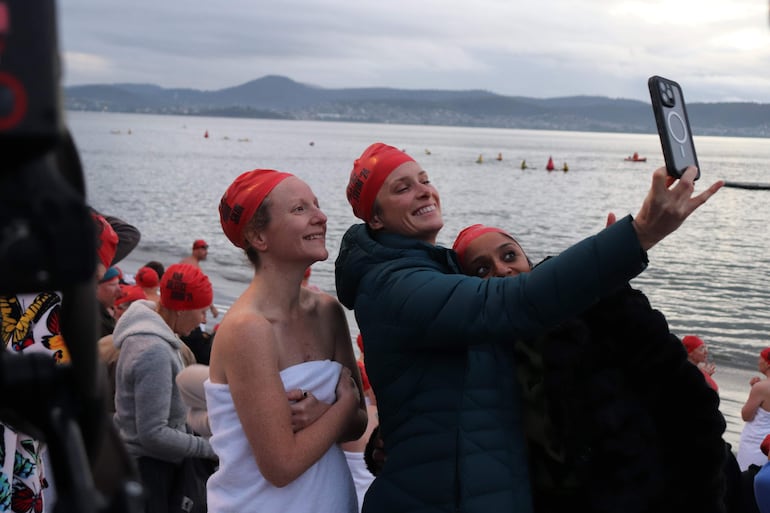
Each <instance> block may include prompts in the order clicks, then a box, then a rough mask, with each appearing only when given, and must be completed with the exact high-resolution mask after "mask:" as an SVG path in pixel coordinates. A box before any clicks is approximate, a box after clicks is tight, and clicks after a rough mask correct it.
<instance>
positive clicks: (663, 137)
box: [647, 75, 700, 180]
mask: <svg viewBox="0 0 770 513" xmlns="http://www.w3.org/2000/svg"><path fill="white" fill-rule="evenodd" d="M647 86H648V87H649V89H650V99H651V100H652V111H653V112H654V113H655V124H656V125H657V127H658V135H659V136H660V144H661V146H662V147H663V158H664V159H665V161H666V169H667V170H668V174H669V175H671V176H673V177H676V178H681V176H682V174H683V173H684V172H685V170H686V169H687V167H688V166H695V167H697V168H698V175H697V176H696V177H695V179H696V180H697V179H698V178H700V166H698V157H697V155H696V154H695V144H694V143H693V140H692V131H691V130H690V120H689V118H688V117H687V108H686V107H685V105H684V96H683V95H682V88H681V86H680V85H679V84H677V83H676V82H674V81H673V80H669V79H667V78H663V77H659V76H657V75H655V76H652V77H650V78H649V80H647Z"/></svg>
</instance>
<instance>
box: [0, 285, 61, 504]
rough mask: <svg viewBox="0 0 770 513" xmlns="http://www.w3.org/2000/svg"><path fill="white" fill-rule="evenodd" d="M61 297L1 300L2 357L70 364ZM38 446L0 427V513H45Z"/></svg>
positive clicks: (47, 295)
mask: <svg viewBox="0 0 770 513" xmlns="http://www.w3.org/2000/svg"><path fill="white" fill-rule="evenodd" d="M60 317H61V296H60V295H59V294H58V293H56V292H42V293H39V294H18V295H16V296H0V335H2V341H3V345H4V346H5V349H6V351H12V352H24V353H29V352H40V353H43V354H48V355H50V356H51V358H52V359H53V360H54V362H56V363H57V364H66V363H69V362H70V354H69V351H68V350H67V346H66V344H65V343H64V339H63V338H62V335H61V320H60ZM44 452H45V448H44V446H43V444H42V443H40V442H39V441H37V440H35V439H33V438H31V437H30V436H27V435H25V434H24V433H20V432H18V431H15V430H14V429H12V428H11V427H10V426H7V425H4V424H0V513H6V512H14V513H43V512H44V511H46V510H48V511H50V510H52V509H53V508H52V506H53V505H47V504H45V503H44V500H43V490H44V489H45V488H47V487H48V483H47V481H46V479H45V473H44V464H43V458H44V456H43V455H44Z"/></svg>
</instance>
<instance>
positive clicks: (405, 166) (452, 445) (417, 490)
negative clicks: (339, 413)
mask: <svg viewBox="0 0 770 513" xmlns="http://www.w3.org/2000/svg"><path fill="white" fill-rule="evenodd" d="M695 175H696V169H695V168H692V169H689V170H688V171H686V172H685V174H684V175H683V177H682V178H681V179H679V180H677V181H676V182H675V181H674V179H673V178H671V177H668V176H667V174H666V170H665V168H659V169H657V170H656V171H655V172H654V173H653V180H652V182H653V183H652V187H651V188H650V191H649V193H648V195H647V197H646V199H645V200H644V202H643V204H642V207H641V209H640V210H639V212H638V214H637V215H636V217H633V218H632V217H631V216H627V217H626V218H624V219H621V220H619V221H617V222H616V223H614V224H612V225H611V226H609V227H608V228H606V229H605V230H603V231H601V232H600V233H598V234H597V235H595V236H592V237H589V238H587V239H585V240H584V241H581V242H579V243H577V244H576V245H574V246H573V247H571V248H569V249H568V250H566V251H565V252H564V253H562V254H560V255H558V256H555V257H553V258H551V259H550V260H548V261H547V262H545V263H544V264H542V265H540V266H538V268H537V269H535V270H533V271H532V272H530V273H525V274H521V275H519V276H516V277H513V278H506V279H500V278H492V279H489V280H486V281H484V280H481V279H480V278H478V277H472V276H465V275H463V274H462V273H461V272H460V269H459V267H458V265H457V259H456V254H455V253H454V252H453V251H452V250H451V249H448V248H444V247H442V246H439V245H437V244H436V241H437V239H438V235H439V232H440V231H441V228H442V227H443V225H444V221H443V212H442V204H441V197H440V195H439V192H438V190H437V189H436V187H435V186H434V185H433V183H432V182H431V180H430V176H429V175H428V172H427V171H426V170H425V169H423V168H422V166H421V165H420V164H419V163H418V162H416V161H415V160H414V159H413V158H412V157H411V156H409V155H408V154H406V153H405V152H403V151H401V150H399V149H397V148H395V147H393V146H390V145H388V144H384V143H381V142H377V143H374V144H372V145H370V146H369V147H367V148H366V149H365V150H364V151H363V153H362V154H361V156H360V157H359V158H358V159H356V160H355V161H354V163H353V169H352V171H351V173H350V179H349V181H348V185H347V188H346V195H347V199H348V202H349V203H350V205H351V207H352V209H353V214H354V215H355V216H356V217H358V218H359V219H361V220H362V221H363V224H356V225H354V226H352V227H350V228H349V229H348V230H347V232H346V233H345V235H344V236H343V238H342V241H341V245H340V251H339V255H338V257H337V260H336V262H335V284H336V289H337V297H338V298H339V300H340V301H341V302H342V304H343V305H345V306H346V307H347V308H350V309H353V310H354V312H355V316H356V320H357V324H358V326H359V328H360V330H361V332H362V334H363V339H364V346H365V354H366V370H367V373H368V375H369V380H370V382H371V384H372V387H373V389H374V393H375V395H376V396H377V406H378V409H379V414H380V428H381V430H382V438H383V439H384V440H385V443H386V449H387V453H388V455H387V460H386V461H385V465H384V467H383V468H382V471H381V472H380V474H379V475H378V476H377V478H376V479H375V480H374V482H373V483H372V485H371V486H370V487H369V491H368V492H367V495H366V498H365V500H364V507H363V511H364V512H365V513H379V512H392V511H404V510H410V511H427V510H431V511H462V512H463V513H477V512H488V511H529V510H531V507H532V500H531V492H530V480H529V475H528V469H527V451H526V447H525V445H524V441H523V436H522V433H521V419H520V412H519V411H518V408H516V404H515V403H516V401H517V398H516V397H515V396H514V395H513V394H511V387H512V386H513V384H512V382H511V379H512V378H509V377H510V376H512V375H513V370H512V369H511V367H510V363H509V361H508V360H506V359H504V358H502V357H500V352H501V351H505V350H507V349H506V348H508V347H509V346H510V344H511V342H512V341H513V340H518V339H521V338H528V337H535V336H538V335H541V334H542V333H543V332H544V331H545V330H547V329H548V328H550V327H553V326H556V325H557V324H558V323H560V322H562V321H563V320H565V319H567V318H569V317H570V316H572V315H575V314H577V313H579V312H581V311H583V310H585V309H586V308H587V307H589V306H590V305H592V304H593V303H594V302H596V300H597V299H598V298H601V297H603V296H606V295H608V294H610V293H611V292H613V291H615V290H616V289H617V288H619V287H621V286H624V285H625V284H626V283H627V282H628V281H629V280H630V279H631V278H633V277H635V276H637V275H638V274H640V273H641V272H642V271H643V270H644V269H645V268H646V266H647V251H648V250H650V249H651V248H652V247H653V246H655V244H657V243H658V242H660V241H661V240H663V239H664V238H665V237H666V236H667V235H669V234H670V233H672V232H673V231H675V230H676V229H677V228H678V227H679V226H680V225H681V224H682V222H684V220H685V219H686V218H687V217H688V216H689V215H690V214H692V212H693V211H694V210H695V209H696V208H697V207H699V206H700V205H702V204H703V203H704V202H705V201H707V200H708V198H709V197H711V196H712V195H713V194H715V193H716V192H717V190H718V189H719V188H721V186H722V185H723V182H717V183H715V184H713V185H712V186H711V187H709V188H707V189H706V190H705V191H704V192H702V193H700V194H697V195H694V194H693V190H694V188H693V180H694V177H695ZM489 208H493V209H495V211H499V209H501V208H505V207H504V206H501V205H492V206H490V207H489ZM597 262H600V263H601V265H597ZM577 269H579V270H580V272H575V270H577Z"/></svg>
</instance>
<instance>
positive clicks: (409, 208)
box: [369, 161, 444, 244]
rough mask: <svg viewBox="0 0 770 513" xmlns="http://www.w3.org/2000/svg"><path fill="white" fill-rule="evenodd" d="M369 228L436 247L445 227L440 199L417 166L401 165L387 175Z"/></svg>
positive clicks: (411, 164)
mask: <svg viewBox="0 0 770 513" xmlns="http://www.w3.org/2000/svg"><path fill="white" fill-rule="evenodd" d="M369 226H371V227H372V228H373V229H374V230H385V231H387V232H392V233H397V234H399V235H404V236H406V237H412V238H415V239H419V240H421V241H424V242H427V243H429V244H435V243H436V237H437V236H438V232H439V231H440V230H441V228H442V227H443V226H444V220H443V218H442V217H441V199H440V198H439V195H438V191H437V190H436V188H435V187H433V184H431V183H430V180H429V179H428V173H427V172H425V170H424V169H423V168H422V167H420V165H419V164H418V163H417V162H413V161H410V162H404V163H403V164H401V165H400V166H398V167H397V168H396V169H394V170H393V172H391V173H390V175H388V177H387V178H386V179H385V182H384V183H383V184H382V187H381V188H380V190H379V192H378V193H377V198H376V200H375V214H374V215H373V216H372V220H371V221H369Z"/></svg>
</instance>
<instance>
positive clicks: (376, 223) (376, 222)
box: [366, 214, 385, 231]
mask: <svg viewBox="0 0 770 513" xmlns="http://www.w3.org/2000/svg"><path fill="white" fill-rule="evenodd" d="M366 224H368V225H369V228H371V229H372V230H374V231H377V230H382V229H383V228H384V227H385V225H384V224H383V222H382V219H380V216H379V215H377V214H375V215H373V216H372V218H371V219H370V220H369V222H368V223H366Z"/></svg>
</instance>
